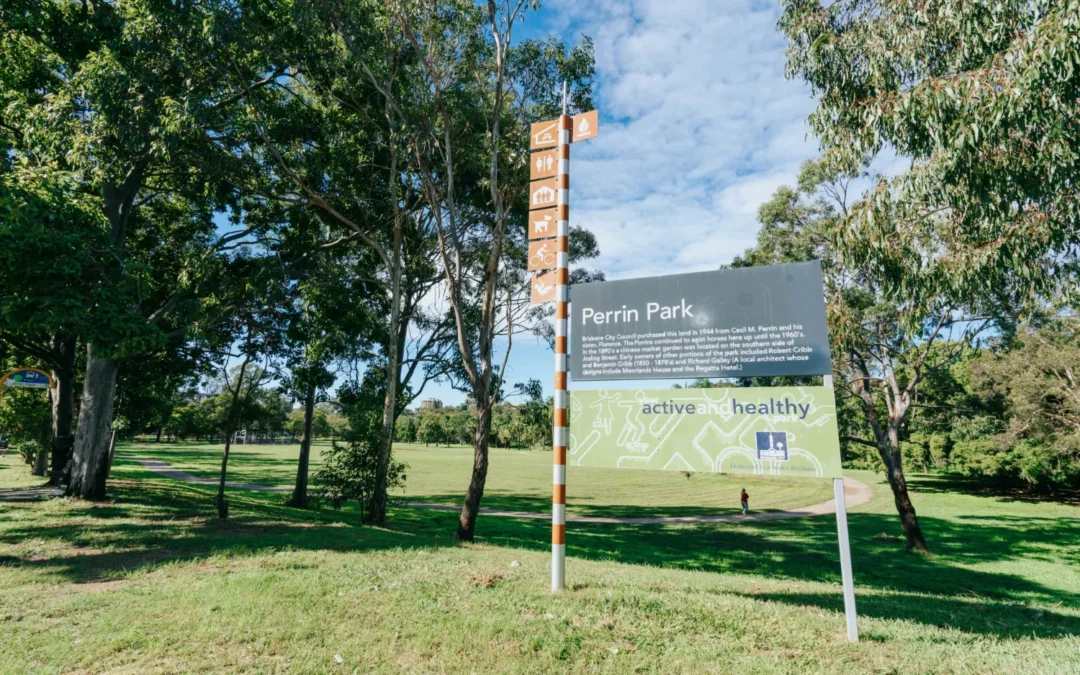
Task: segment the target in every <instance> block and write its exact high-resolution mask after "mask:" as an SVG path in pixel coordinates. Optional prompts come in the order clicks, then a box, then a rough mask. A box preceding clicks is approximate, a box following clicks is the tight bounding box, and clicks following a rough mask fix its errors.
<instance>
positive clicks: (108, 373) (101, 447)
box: [67, 344, 119, 500]
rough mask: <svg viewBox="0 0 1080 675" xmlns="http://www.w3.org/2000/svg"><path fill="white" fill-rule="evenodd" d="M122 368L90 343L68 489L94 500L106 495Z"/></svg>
mask: <svg viewBox="0 0 1080 675" xmlns="http://www.w3.org/2000/svg"><path fill="white" fill-rule="evenodd" d="M118 368H119V364H118V362H117V361H116V359H112V358H107V357H102V356H100V355H99V353H98V349H97V347H96V346H95V345H94V344H88V345H87V346H86V381H85V383H84V384H83V395H82V406H81V407H80V408H79V428H78V432H77V433H76V435H75V452H74V457H73V460H72V467H71V483H70V484H69V485H68V489H67V494H68V495H70V496H73V497H82V498H83V499H91V500H100V499H104V498H105V480H106V478H107V474H108V471H107V469H108V462H109V426H110V423H111V422H112V412H113V396H114V395H115V394H116V372H117V370H118Z"/></svg>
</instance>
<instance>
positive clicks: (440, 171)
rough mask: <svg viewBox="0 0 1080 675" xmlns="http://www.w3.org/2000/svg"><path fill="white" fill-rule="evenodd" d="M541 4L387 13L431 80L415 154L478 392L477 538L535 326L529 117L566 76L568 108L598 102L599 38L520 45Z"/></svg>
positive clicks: (400, 7) (422, 95)
mask: <svg viewBox="0 0 1080 675" xmlns="http://www.w3.org/2000/svg"><path fill="white" fill-rule="evenodd" d="M537 5H538V3H526V2H524V1H522V0H506V1H504V2H495V1H494V0H489V2H487V3H486V5H478V4H476V3H471V2H467V1H465V0H462V1H460V2H441V3H435V2H420V3H406V2H400V3H398V2H395V3H389V4H388V5H387V6H388V14H389V19H390V23H391V25H392V26H394V27H395V30H396V32H397V33H398V34H399V35H400V36H401V39H403V40H404V41H405V42H406V43H407V44H408V45H409V46H411V48H412V50H413V52H414V53H415V54H416V55H417V57H416V60H417V64H418V69H419V72H420V74H421V75H422V78H423V85H424V86H422V87H418V88H415V89H414V90H413V92H412V93H413V98H412V99H410V101H409V103H410V105H411V106H412V107H414V108H417V109H420V110H423V111H426V114H424V115H421V116H419V118H418V119H419V124H420V125H421V126H420V131H421V133H419V134H417V136H416V138H415V139H414V141H413V143H414V145H413V148H414V149H413V156H414V165H415V168H416V169H417V171H418V176H419V179H420V180H421V182H422V185H423V194H424V198H425V200H426V206H427V209H428V210H429V211H430V213H432V214H433V216H434V220H435V225H436V228H437V234H438V251H439V262H440V264H441V267H442V272H443V286H444V288H443V292H444V293H445V295H446V298H447V300H448V302H449V304H450V306H451V309H452V313H453V317H454V328H455V332H456V340H457V348H458V356H459V362H460V363H459V366H458V371H459V372H460V374H461V378H462V379H463V380H464V382H465V383H467V389H468V391H469V392H470V393H471V395H472V397H473V400H474V401H475V402H476V413H475V414H476V424H475V431H474V433H473V437H472V439H473V451H474V457H473V469H472V476H471V478H470V482H469V487H468V489H467V491H466V495H465V502H464V504H463V506H462V512H461V516H460V518H459V522H458V528H457V535H456V536H457V538H458V539H461V540H467V541H468V540H472V538H473V534H474V531H475V528H476V517H477V514H478V513H479V508H480V500H481V498H482V497H483V493H484V486H485V483H486V480H487V470H488V446H489V443H490V436H491V424H492V414H493V410H494V407H495V405H496V404H497V403H498V401H499V396H500V392H501V390H502V379H503V376H504V375H505V372H506V368H505V365H506V358H508V357H509V354H510V347H511V346H512V344H511V340H512V336H513V335H514V334H515V333H516V332H519V331H521V330H535V329H536V326H535V325H534V322H530V321H528V320H526V319H527V317H528V316H529V314H530V312H529V310H528V301H527V299H526V297H525V292H527V287H528V283H527V282H528V278H527V276H526V275H525V274H524V270H523V262H524V255H523V253H522V251H523V247H524V244H525V241H524V240H525V236H526V235H525V231H526V226H525V220H526V214H527V209H528V206H527V198H526V192H527V187H528V182H529V171H528V146H529V143H528V129H529V124H530V123H531V122H536V121H540V120H543V119H550V118H552V117H555V116H557V115H558V114H559V113H560V112H562V110H563V105H562V104H563V101H562V97H561V94H562V84H563V83H564V82H567V81H568V82H569V83H570V84H571V86H572V89H573V97H572V98H571V100H570V101H569V107H570V110H571V112H573V111H577V110H583V109H588V108H589V107H590V92H591V89H590V81H591V77H592V74H593V55H592V45H591V42H589V41H588V40H587V39H586V40H585V41H583V43H582V44H581V45H578V46H577V47H575V48H573V49H567V48H566V47H565V46H564V45H563V44H562V43H561V42H559V41H557V40H548V41H546V42H538V41H525V42H522V43H521V45H514V43H513V38H514V29H515V27H516V26H517V24H518V23H519V22H520V21H521V19H522V17H523V14H524V12H525V11H526V10H527V9H529V8H532V7H534V6H537ZM399 108H400V106H399ZM397 109H398V108H395V110H397ZM575 238H577V237H575ZM593 244H594V245H593V246H592V248H591V249H590V248H589V247H588V246H586V247H584V248H585V250H586V251H587V253H586V255H590V254H591V255H595V241H593ZM572 249H573V247H572ZM573 252H574V251H573V250H572V251H571V253H573ZM500 337H502V338H504V339H506V341H507V348H506V352H505V354H504V359H503V363H502V364H501V365H500V364H498V363H496V362H495V360H494V346H495V341H496V339H498V338H500Z"/></svg>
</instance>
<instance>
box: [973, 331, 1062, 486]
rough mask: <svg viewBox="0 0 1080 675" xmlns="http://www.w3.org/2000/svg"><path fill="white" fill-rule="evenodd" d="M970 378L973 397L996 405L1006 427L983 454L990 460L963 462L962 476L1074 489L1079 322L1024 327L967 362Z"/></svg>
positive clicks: (995, 436) (993, 438) (994, 437)
mask: <svg viewBox="0 0 1080 675" xmlns="http://www.w3.org/2000/svg"><path fill="white" fill-rule="evenodd" d="M971 373H972V384H973V386H974V387H976V388H977V390H976V391H977V392H978V393H979V394H980V395H982V396H983V397H984V398H985V399H989V400H991V401H995V400H996V401H1000V402H1001V403H1002V404H1003V407H1004V413H1005V414H1004V420H1005V421H1006V423H1005V428H1004V429H1002V430H1001V431H1000V433H998V434H996V435H994V436H993V437H992V442H993V446H994V449H993V450H992V451H988V453H987V454H989V455H991V456H992V457H993V458H994V459H995V460H996V461H993V462H989V463H983V462H970V461H969V462H968V464H966V465H965V470H967V471H968V472H970V473H978V474H985V475H992V476H1006V477H1013V478H1019V479H1022V480H1024V481H1026V482H1028V483H1029V484H1033V485H1035V484H1050V485H1054V484H1066V485H1072V486H1077V485H1080V377H1078V375H1077V373H1080V320H1078V319H1077V318H1076V317H1075V316H1071V315H1069V316H1060V317H1057V318H1055V319H1053V320H1051V321H1049V322H1048V323H1046V324H1045V325H1042V326H1039V327H1037V328H1036V327H1033V326H1025V327H1023V328H1022V329H1021V330H1020V331H1019V332H1018V333H1017V334H1016V335H1015V337H1014V338H1013V339H1012V340H1011V341H1003V342H1002V343H1001V344H999V345H998V348H997V349H996V350H994V351H990V352H987V353H986V354H984V355H983V356H981V357H980V358H979V359H978V360H977V361H975V362H974V363H973V364H972V369H971Z"/></svg>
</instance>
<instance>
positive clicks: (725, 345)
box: [570, 261, 832, 381]
mask: <svg viewBox="0 0 1080 675" xmlns="http://www.w3.org/2000/svg"><path fill="white" fill-rule="evenodd" d="M570 318H571V322H570V344H571V351H570V353H571V359H570V365H571V375H572V377H573V379H574V380H576V381H585V380H625V379H669V378H697V377H754V376H768V375H827V374H831V373H832V365H831V361H830V359H829V338H828V334H827V332H826V326H825V300H824V291H823V285H822V278H821V264H820V263H819V262H818V261H813V262H806V263H793V264H787V265H769V266H763V267H746V268H740V269H727V270H716V271H711V272H696V273H690V274H677V275H672V276H662V277H648V278H644V279H626V280H622V281H602V282H598V283H592V284H580V285H575V286H574V292H573V297H572V303H571V311H570Z"/></svg>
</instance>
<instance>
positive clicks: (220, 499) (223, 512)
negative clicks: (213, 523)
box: [214, 425, 233, 520]
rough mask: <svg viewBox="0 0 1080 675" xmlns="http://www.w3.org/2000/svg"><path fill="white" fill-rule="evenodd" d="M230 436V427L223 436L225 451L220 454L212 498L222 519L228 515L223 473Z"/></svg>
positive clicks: (231, 434)
mask: <svg viewBox="0 0 1080 675" xmlns="http://www.w3.org/2000/svg"><path fill="white" fill-rule="evenodd" d="M230 427H231V425H230ZM232 436H233V431H232V429H231V428H230V429H229V433H228V435H226V436H225V453H224V454H223V455H221V478H220V479H219V480H218V489H217V499H215V500H214V503H215V504H216V505H217V515H218V518H220V519H222V520H225V519H226V518H228V517H229V502H228V501H226V500H225V473H226V471H227V470H228V468H229V448H230V447H231V445H232Z"/></svg>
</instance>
